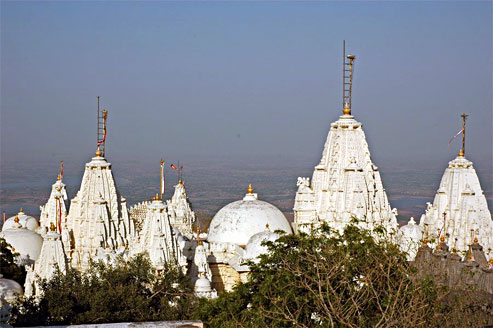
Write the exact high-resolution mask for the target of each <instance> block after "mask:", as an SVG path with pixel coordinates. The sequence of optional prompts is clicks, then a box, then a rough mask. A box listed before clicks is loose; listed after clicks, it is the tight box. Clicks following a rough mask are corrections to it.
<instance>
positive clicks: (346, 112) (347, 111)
mask: <svg viewBox="0 0 493 328" xmlns="http://www.w3.org/2000/svg"><path fill="white" fill-rule="evenodd" d="M342 113H343V114H344V115H351V107H350V106H349V103H345V104H344V109H343V110H342Z"/></svg>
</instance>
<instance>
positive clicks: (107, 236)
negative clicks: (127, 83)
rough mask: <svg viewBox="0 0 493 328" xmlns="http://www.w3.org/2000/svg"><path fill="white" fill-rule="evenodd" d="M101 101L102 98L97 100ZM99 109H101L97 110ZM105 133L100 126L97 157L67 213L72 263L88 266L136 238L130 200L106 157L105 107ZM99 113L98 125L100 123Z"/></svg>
mask: <svg viewBox="0 0 493 328" xmlns="http://www.w3.org/2000/svg"><path fill="white" fill-rule="evenodd" d="M98 103H99V101H98ZM98 113H99V110H98ZM103 113H104V115H103V123H102V124H103V127H102V131H103V134H102V137H100V128H98V148H97V151H96V154H95V157H93V158H92V160H91V161H90V162H89V163H87V164H86V167H85V171H84V176H83V178H82V183H81V187H80V190H79V191H78V192H77V194H76V196H75V197H74V198H73V199H72V201H71V204H70V210H69V214H68V217H67V228H68V230H69V231H70V236H71V241H70V242H71V249H72V251H71V254H67V256H69V257H70V259H71V262H72V266H73V267H75V268H79V269H83V270H84V269H85V268H87V266H88V263H89V259H91V258H93V257H96V256H99V255H100V253H103V252H107V249H109V250H110V251H112V252H116V250H117V249H121V248H122V247H123V248H125V247H126V246H127V245H128V243H129V241H130V240H131V239H132V238H135V227H134V224H133V222H132V220H130V218H129V215H128V211H127V203H126V200H125V198H123V197H122V196H121V195H120V193H119V192H118V190H117V188H116V184H115V180H114V178H113V173H112V171H111V164H110V163H108V162H107V161H106V159H105V157H104V154H103V152H102V150H101V149H105V141H106V119H107V112H106V111H104V110H103ZM99 125H100V124H99V114H98V126H99Z"/></svg>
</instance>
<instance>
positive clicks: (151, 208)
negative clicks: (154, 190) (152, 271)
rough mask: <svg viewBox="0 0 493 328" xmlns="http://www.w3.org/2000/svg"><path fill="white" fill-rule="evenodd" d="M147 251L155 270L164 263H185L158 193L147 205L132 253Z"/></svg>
mask: <svg viewBox="0 0 493 328" xmlns="http://www.w3.org/2000/svg"><path fill="white" fill-rule="evenodd" d="M141 252H147V253H148V254H149V259H150V261H151V264H152V265H153V266H154V267H155V268H156V270H158V271H160V270H163V268H164V265H165V264H171V265H180V264H183V263H185V265H186V259H185V260H183V253H182V250H181V248H180V247H179V246H178V242H177V235H176V233H175V231H173V227H172V226H171V224H170V221H169V218H168V213H167V208H166V204H164V203H163V201H162V200H161V198H160V197H159V194H156V196H155V197H154V199H153V201H152V202H151V203H150V204H149V205H148V206H147V213H146V217H145V219H144V222H143V226H142V230H141V231H140V233H139V242H138V243H137V244H135V248H134V249H133V253H141Z"/></svg>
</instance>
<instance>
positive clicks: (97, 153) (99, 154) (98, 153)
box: [96, 146, 102, 157]
mask: <svg viewBox="0 0 493 328" xmlns="http://www.w3.org/2000/svg"><path fill="white" fill-rule="evenodd" d="M101 154H102V153H101V149H100V148H99V146H98V150H96V156H97V157H101Z"/></svg>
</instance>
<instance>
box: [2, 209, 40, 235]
mask: <svg viewBox="0 0 493 328" xmlns="http://www.w3.org/2000/svg"><path fill="white" fill-rule="evenodd" d="M16 217H18V218H19V224H20V225H21V227H23V228H26V229H29V230H31V231H36V230H37V229H38V228H39V223H38V220H36V219H35V218H34V217H32V216H29V215H26V214H25V213H24V211H23V210H22V208H21V209H20V211H19V213H17V215H14V216H12V217H10V218H8V219H7V220H6V221H5V223H4V224H3V227H2V230H3V231H5V230H8V229H12V228H14V226H16V224H15V218H16Z"/></svg>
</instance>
